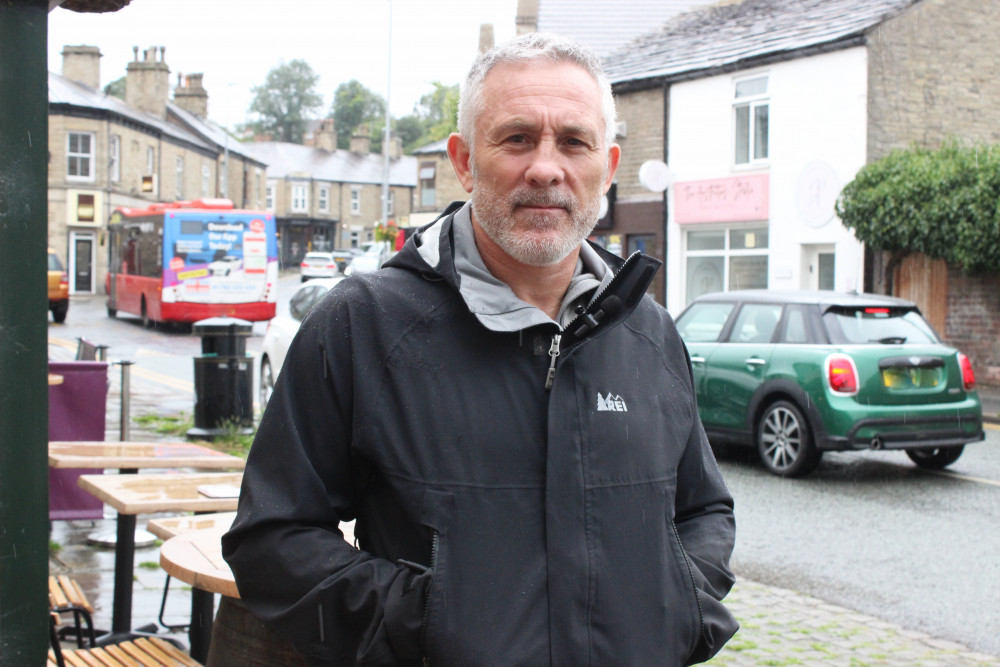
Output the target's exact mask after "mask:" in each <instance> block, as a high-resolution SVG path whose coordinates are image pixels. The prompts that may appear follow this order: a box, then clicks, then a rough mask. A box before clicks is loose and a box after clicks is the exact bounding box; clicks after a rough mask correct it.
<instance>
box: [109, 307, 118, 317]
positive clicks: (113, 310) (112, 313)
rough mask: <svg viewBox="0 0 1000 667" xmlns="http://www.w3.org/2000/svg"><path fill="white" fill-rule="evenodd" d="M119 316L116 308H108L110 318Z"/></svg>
mask: <svg viewBox="0 0 1000 667" xmlns="http://www.w3.org/2000/svg"><path fill="white" fill-rule="evenodd" d="M117 314H118V311H117V310H116V309H115V308H112V307H111V306H108V317H112V318H113V317H114V316H115V315H117Z"/></svg>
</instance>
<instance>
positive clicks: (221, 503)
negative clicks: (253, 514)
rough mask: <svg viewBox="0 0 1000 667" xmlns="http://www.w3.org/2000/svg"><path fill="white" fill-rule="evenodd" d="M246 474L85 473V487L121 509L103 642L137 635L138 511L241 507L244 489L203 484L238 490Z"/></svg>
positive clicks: (200, 510)
mask: <svg viewBox="0 0 1000 667" xmlns="http://www.w3.org/2000/svg"><path fill="white" fill-rule="evenodd" d="M242 478H243V473H239V472H237V473H224V472H214V473H177V474H174V473H142V474H138V473H133V474H126V475H81V476H80V479H79V482H78V484H79V485H80V488H82V489H83V490H84V491H87V492H88V493H90V494H92V495H94V496H96V497H98V498H100V499H101V500H102V501H104V502H105V503H107V504H108V505H110V506H111V507H113V508H114V509H115V510H117V512H118V518H117V532H118V539H117V541H116V543H115V580H114V602H113V606H112V610H111V632H110V633H109V634H108V635H105V636H103V637H102V638H101V639H100V640H99V641H98V643H100V644H107V643H112V642H116V641H121V640H122V638H128V637H134V636H136V635H137V633H135V632H133V631H132V629H131V628H132V578H133V570H134V568H135V524H136V515H138V514H152V513H157V512H225V511H232V510H235V509H236V505H237V502H238V500H239V498H238V495H233V496H231V497H222V498H218V497H216V498H213V497H209V496H206V495H204V494H202V493H201V492H199V487H205V486H217V487H218V486H222V487H230V488H232V489H234V490H238V489H239V486H240V483H241V481H242ZM193 650H194V647H193V646H192V651H193Z"/></svg>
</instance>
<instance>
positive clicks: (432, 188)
mask: <svg viewBox="0 0 1000 667" xmlns="http://www.w3.org/2000/svg"><path fill="white" fill-rule="evenodd" d="M436 174H437V165H435V164H434V163H433V162H422V163H420V171H419V177H420V206H421V207H425V208H426V207H431V206H436V205H437V188H436V186H437V181H436V178H435V177H436Z"/></svg>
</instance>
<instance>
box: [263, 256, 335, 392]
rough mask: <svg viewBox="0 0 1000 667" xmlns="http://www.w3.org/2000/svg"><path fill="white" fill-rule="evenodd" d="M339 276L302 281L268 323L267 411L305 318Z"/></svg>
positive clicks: (265, 356) (265, 350)
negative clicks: (285, 309)
mask: <svg viewBox="0 0 1000 667" xmlns="http://www.w3.org/2000/svg"><path fill="white" fill-rule="evenodd" d="M343 279H344V277H343V276H337V277H336V278H318V279H316V280H310V281H309V282H306V283H303V284H302V285H299V286H298V287H297V288H296V289H295V293H294V294H292V298H291V300H290V301H289V302H288V311H287V312H281V313H279V314H278V315H275V316H274V317H273V318H272V319H271V320H270V321H269V322H268V323H267V330H266V331H265V332H264V343H263V345H262V346H261V354H260V394H259V400H260V409H261V411H262V412H263V410H264V408H266V407H267V402H268V401H269V400H271V393H272V392H273V391H274V382H275V380H277V378H278V373H279V372H280V371H281V365H282V364H283V363H285V354H286V353H287V352H288V346H289V345H291V343H292V338H294V337H295V334H296V332H298V330H299V325H300V324H302V318H303V317H305V316H306V313H308V312H309V309H310V308H312V307H313V306H314V305H316V303H318V302H319V300H320V299H322V298H323V297H324V296H326V293H327V292H329V291H330V288H332V287H333V286H334V285H336V284H337V283H339V282H340V281H341V280H343Z"/></svg>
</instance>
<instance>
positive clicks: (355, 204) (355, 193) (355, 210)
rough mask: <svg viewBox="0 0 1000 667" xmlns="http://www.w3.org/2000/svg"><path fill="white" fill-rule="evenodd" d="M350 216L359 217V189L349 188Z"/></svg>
mask: <svg viewBox="0 0 1000 667" xmlns="http://www.w3.org/2000/svg"><path fill="white" fill-rule="evenodd" d="M351 215H361V188H359V187H352V188H351Z"/></svg>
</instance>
